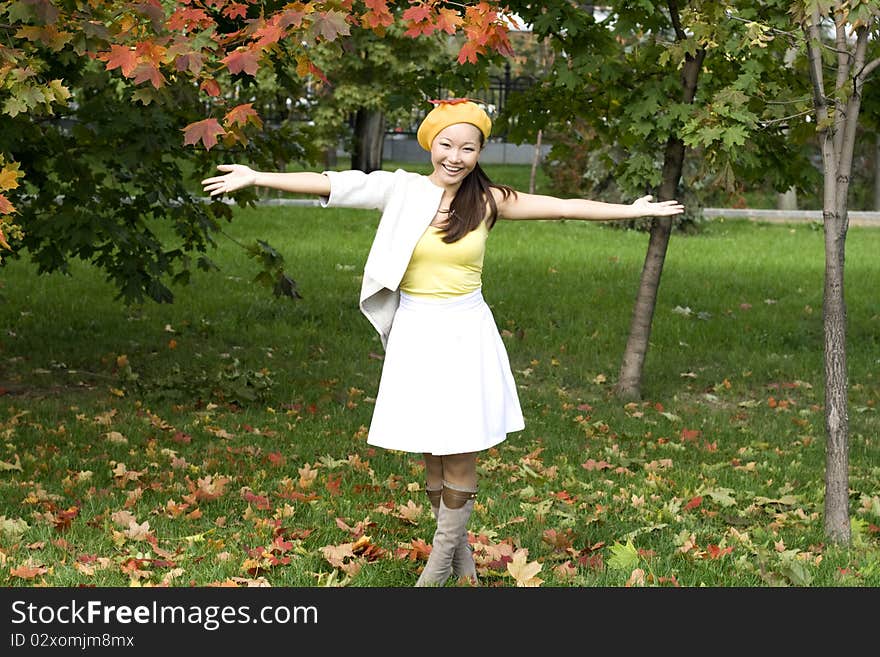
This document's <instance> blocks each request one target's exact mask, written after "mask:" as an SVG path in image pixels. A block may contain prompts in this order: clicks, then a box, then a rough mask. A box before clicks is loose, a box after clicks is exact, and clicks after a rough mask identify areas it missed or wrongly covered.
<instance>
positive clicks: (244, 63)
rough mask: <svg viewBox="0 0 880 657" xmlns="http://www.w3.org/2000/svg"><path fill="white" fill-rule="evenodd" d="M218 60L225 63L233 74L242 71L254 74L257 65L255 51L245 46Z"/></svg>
mask: <svg viewBox="0 0 880 657" xmlns="http://www.w3.org/2000/svg"><path fill="white" fill-rule="evenodd" d="M220 61H221V62H223V63H224V64H226V68H228V69H229V72H230V73H233V74H235V73H241V72H242V71H244V72H245V73H247V74H248V75H256V74H257V68H258V67H259V61H258V59H257V53H256V52H254V51H253V50H248V49H247V48H238V49H237V50H235V51H233V52H231V53H229V54H228V55H226V57H224V58H223V59H221V60H220Z"/></svg>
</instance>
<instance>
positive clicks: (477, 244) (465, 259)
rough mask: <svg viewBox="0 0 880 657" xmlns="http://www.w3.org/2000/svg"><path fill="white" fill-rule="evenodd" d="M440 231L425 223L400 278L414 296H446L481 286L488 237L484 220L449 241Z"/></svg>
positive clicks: (407, 291)
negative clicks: (452, 240) (423, 229)
mask: <svg viewBox="0 0 880 657" xmlns="http://www.w3.org/2000/svg"><path fill="white" fill-rule="evenodd" d="M443 235H444V232H443V229H442V228H438V227H437V226H428V229H427V230H426V231H425V233H424V235H422V237H421V239H419V241H418V243H417V244H416V248H415V249H414V250H413V254H412V257H411V258H410V261H409V265H408V266H407V268H406V272H405V273H404V275H403V280H402V281H401V282H400V289H401V290H402V291H404V292H406V293H407V294H412V295H414V296H422V297H437V298H448V297H454V296H458V295H461V294H468V293H469V292H473V291H474V290H477V289H479V288H480V286H481V285H482V276H483V256H485V254H486V239H487V238H488V237H489V228H488V226H487V225H486V222H485V221H484V222H482V223H481V224H480V225H479V227H478V228H476V229H474V230H472V231H471V232H469V233H468V234H467V235H465V236H464V237H462V238H461V239H460V240H458V241H457V242H453V243H452V244H447V243H446V242H444V241H443Z"/></svg>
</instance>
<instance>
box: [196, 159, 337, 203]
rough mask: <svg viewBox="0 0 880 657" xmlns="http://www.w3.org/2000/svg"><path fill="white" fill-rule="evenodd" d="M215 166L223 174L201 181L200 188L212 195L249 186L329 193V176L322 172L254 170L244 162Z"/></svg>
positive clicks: (303, 192) (293, 192) (324, 194)
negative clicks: (223, 172)
mask: <svg viewBox="0 0 880 657" xmlns="http://www.w3.org/2000/svg"><path fill="white" fill-rule="evenodd" d="M217 169H218V170H220V171H225V172H226V173H225V174H223V175H222V176H214V177H213V178H205V179H204V180H203V181H202V188H203V189H204V190H205V191H206V192H208V193H210V195H211V196H216V195H218V194H227V193H229V192H234V191H236V190H239V189H243V188H245V187H250V186H252V185H255V186H257V187H270V188H272V189H278V190H281V191H282V192H290V193H292V194H314V195H316V196H329V195H330V179H329V178H327V176H325V175H324V174H322V173H314V172H311V171H303V172H290V173H288V172H265V171H254V170H253V169H251V168H250V167H249V166H246V165H244V164H220V165H218V166H217Z"/></svg>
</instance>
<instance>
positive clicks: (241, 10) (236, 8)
mask: <svg viewBox="0 0 880 657" xmlns="http://www.w3.org/2000/svg"><path fill="white" fill-rule="evenodd" d="M247 10H248V8H247V5H246V4H242V3H240V2H230V3H229V4H228V5H226V7H225V8H224V9H223V15H224V16H226V18H233V19H234V18H244V17H245V16H247Z"/></svg>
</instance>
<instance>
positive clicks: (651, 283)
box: [615, 0, 706, 400]
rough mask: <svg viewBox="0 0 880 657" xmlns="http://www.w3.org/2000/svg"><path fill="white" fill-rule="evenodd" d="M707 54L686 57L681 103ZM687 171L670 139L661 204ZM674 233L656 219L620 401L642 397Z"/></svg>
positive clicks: (674, 9) (690, 96) (677, 142)
mask: <svg viewBox="0 0 880 657" xmlns="http://www.w3.org/2000/svg"><path fill="white" fill-rule="evenodd" d="M668 4H669V11H670V15H671V17H672V21H673V25H674V26H675V29H676V34H677V35H678V38H679V39H683V38H685V37H686V35H685V33H684V31H683V30H682V29H681V25H680V22H679V14H678V5H677V3H676V2H675V0H669V3H668ZM705 57H706V51H705V50H702V49H701V50H698V51H697V54H696V56H691V55H687V57H686V59H685V63H684V67H683V68H682V72H681V83H682V100H683V102H686V103H692V102H693V100H694V96H695V95H696V93H697V80H698V78H699V75H700V68H702V65H703V60H704V59H705ZM683 167H684V142H683V141H682V140H681V139H679V138H677V137H670V138H669V139H668V141H667V142H666V151H665V153H664V156H663V179H662V182H661V184H660V190H659V196H660V198H659V200H661V201H663V200H669V199H674V198H675V197H676V190H677V189H678V184H679V181H680V180H681V172H682V169H683ZM671 233H672V218H671V217H663V218H655V219H654V221H653V223H652V224H651V239H650V241H649V243H648V252H647V254H646V255H645V263H644V265H643V267H642V276H641V279H640V281H639V289H638V292H637V293H636V301H635V306H634V308H633V314H632V320H631V323H630V328H629V337H628V338H627V343H626V348H625V349H624V352H623V358H622V360H621V364H620V372H619V375H618V377H617V384H616V385H615V394H616V395H617V396H618V397H620V398H621V399H627V400H634V399H639V398H641V396H642V373H643V371H644V365H645V358H646V357H647V354H648V345H649V344H650V339H651V324H652V322H653V319H654V309H655V308H656V306H657V293H658V291H659V289H660V276H661V274H662V273H663V263H664V261H665V260H666V250H667V248H668V246H669V236H670V234H671Z"/></svg>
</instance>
